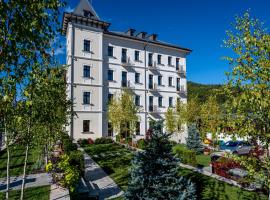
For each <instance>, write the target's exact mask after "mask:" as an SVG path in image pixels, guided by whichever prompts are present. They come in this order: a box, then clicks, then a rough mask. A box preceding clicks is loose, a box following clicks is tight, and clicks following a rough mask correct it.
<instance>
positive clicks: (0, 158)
mask: <svg viewBox="0 0 270 200" xmlns="http://www.w3.org/2000/svg"><path fill="white" fill-rule="evenodd" d="M10 152H11V160H10V170H9V173H10V176H18V175H22V174H23V164H24V158H25V149H24V147H23V146H20V145H12V146H11V149H10ZM39 158H40V151H39V149H38V148H30V151H29V157H28V162H27V168H26V173H27V174H31V173H34V172H36V171H38V170H40V168H41V164H40V162H39V160H40V159H39ZM6 163H7V152H6V150H4V151H1V152H0V178H2V177H5V176H6Z"/></svg>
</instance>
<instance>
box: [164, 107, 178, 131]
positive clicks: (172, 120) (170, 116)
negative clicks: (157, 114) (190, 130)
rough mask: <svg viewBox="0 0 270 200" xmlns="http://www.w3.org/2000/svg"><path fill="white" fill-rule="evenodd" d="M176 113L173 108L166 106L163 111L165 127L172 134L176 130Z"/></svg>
mask: <svg viewBox="0 0 270 200" xmlns="http://www.w3.org/2000/svg"><path fill="white" fill-rule="evenodd" d="M176 119H177V118H176V114H175V111H174V109H173V108H168V109H167V112H166V113H165V128H166V131H167V132H168V133H170V134H173V133H175V132H176V130H177V123H176Z"/></svg>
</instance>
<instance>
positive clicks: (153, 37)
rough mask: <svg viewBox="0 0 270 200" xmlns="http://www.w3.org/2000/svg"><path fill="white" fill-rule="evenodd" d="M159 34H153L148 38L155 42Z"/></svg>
mask: <svg viewBox="0 0 270 200" xmlns="http://www.w3.org/2000/svg"><path fill="white" fill-rule="evenodd" d="M157 36H158V35H157V34H155V33H153V34H152V35H150V36H149V37H148V38H149V39H150V40H153V41H157Z"/></svg>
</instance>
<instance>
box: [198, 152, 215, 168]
mask: <svg viewBox="0 0 270 200" xmlns="http://www.w3.org/2000/svg"><path fill="white" fill-rule="evenodd" d="M196 160H197V165H198V167H200V166H203V167H208V166H209V164H210V162H211V157H210V155H204V154H199V155H196Z"/></svg>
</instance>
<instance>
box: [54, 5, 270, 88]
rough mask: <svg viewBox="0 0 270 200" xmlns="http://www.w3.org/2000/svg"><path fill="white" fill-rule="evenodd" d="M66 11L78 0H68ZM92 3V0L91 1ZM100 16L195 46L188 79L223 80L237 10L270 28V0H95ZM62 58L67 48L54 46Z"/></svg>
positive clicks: (116, 25) (114, 24) (121, 25)
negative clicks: (227, 41) (227, 43)
mask: <svg viewBox="0 0 270 200" xmlns="http://www.w3.org/2000/svg"><path fill="white" fill-rule="evenodd" d="M67 2H68V4H67V10H70V9H73V8H74V7H75V6H76V5H77V4H78V3H79V0H68V1H67ZM90 2H91V0H90ZM92 4H93V7H94V8H95V10H96V12H97V13H98V15H99V17H100V18H101V19H102V20H104V21H107V22H110V23H111V26H110V30H115V31H125V30H127V29H128V28H130V27H131V28H135V29H136V30H138V31H146V32H148V33H157V34H158V35H159V36H158V38H159V40H162V41H166V42H170V43H173V44H177V45H180V46H183V47H187V48H191V49H192V50H193V52H192V53H191V54H190V55H189V56H188V60H187V78H188V80H191V81H195V82H199V83H208V84H215V83H224V82H225V81H226V77H225V75H224V73H225V71H228V70H229V67H228V64H227V62H226V61H225V60H223V59H222V57H223V56H226V55H230V54H231V51H230V50H228V49H225V48H223V47H221V45H222V40H223V39H224V38H225V37H226V35H225V31H226V30H227V29H229V28H230V24H231V23H232V22H234V17H235V16H236V15H237V14H243V12H245V11H246V10H248V9H250V11H251V14H252V15H253V16H256V17H257V18H259V19H261V20H262V21H264V22H265V23H266V26H267V27H270V11H269V9H270V0H92ZM56 51H59V52H57V55H59V56H60V59H61V61H62V62H64V60H65V55H64V54H63V52H64V51H63V50H59V49H58V50H56Z"/></svg>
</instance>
